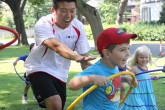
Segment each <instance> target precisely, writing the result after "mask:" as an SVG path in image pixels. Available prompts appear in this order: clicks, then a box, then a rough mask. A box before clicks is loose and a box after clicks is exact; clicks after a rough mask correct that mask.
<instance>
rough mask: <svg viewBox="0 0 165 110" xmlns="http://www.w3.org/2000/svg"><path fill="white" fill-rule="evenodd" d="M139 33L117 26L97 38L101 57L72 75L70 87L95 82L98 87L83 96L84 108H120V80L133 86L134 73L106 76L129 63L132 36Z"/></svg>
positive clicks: (76, 87) (88, 85)
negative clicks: (130, 75)
mask: <svg viewBox="0 0 165 110" xmlns="http://www.w3.org/2000/svg"><path fill="white" fill-rule="evenodd" d="M136 37H137V35H136V34H127V33H125V32H124V31H123V30H120V29H118V28H108V29H106V30H103V31H102V32H101V33H100V35H99V36H98V39H97V49H98V52H99V53H100V54H101V57H102V59H100V60H99V61H97V62H96V63H95V64H93V65H92V66H90V67H88V68H87V69H85V70H84V71H83V72H81V73H79V74H77V75H76V76H75V77H74V78H72V79H71V80H70V82H69V84H68V87H69V89H71V90H77V89H80V88H82V87H83V91H86V90H87V89H88V88H90V87H91V86H92V85H93V84H97V85H98V86H99V87H98V88H96V89H95V90H93V91H92V92H91V93H89V94H88V95H87V96H86V97H84V99H83V106H82V110H117V109H118V105H119V101H120V86H121V82H127V83H128V84H129V85H130V86H131V87H136V86H137V83H136V85H135V86H133V85H132V84H131V82H132V77H129V76H128V75H124V76H121V79H120V76H118V77H115V78H114V79H112V80H109V79H108V78H107V77H108V76H110V75H112V74H115V73H118V72H119V69H118V67H120V68H123V67H124V66H125V65H126V61H127V59H128V57H129V40H130V38H136Z"/></svg>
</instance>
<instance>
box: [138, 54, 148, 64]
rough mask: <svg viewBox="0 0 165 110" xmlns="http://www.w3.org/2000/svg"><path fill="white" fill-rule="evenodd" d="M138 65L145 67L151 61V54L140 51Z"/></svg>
mask: <svg viewBox="0 0 165 110" xmlns="http://www.w3.org/2000/svg"><path fill="white" fill-rule="evenodd" d="M137 62H138V66H140V67H145V66H146V65H147V64H148V62H149V54H148V53H147V52H142V53H139V54H138V56H137Z"/></svg>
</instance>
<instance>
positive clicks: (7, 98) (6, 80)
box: [0, 73, 43, 110]
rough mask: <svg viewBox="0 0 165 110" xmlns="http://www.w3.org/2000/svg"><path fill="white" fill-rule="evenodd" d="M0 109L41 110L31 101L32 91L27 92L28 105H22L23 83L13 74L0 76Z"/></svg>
mask: <svg viewBox="0 0 165 110" xmlns="http://www.w3.org/2000/svg"><path fill="white" fill-rule="evenodd" d="M0 81H1V83H0V109H4V110H5V109H6V110H43V109H42V108H40V107H39V106H38V104H37V102H36V101H35V100H34V99H33V93H32V90H31V89H29V92H28V104H22V96H23V90H24V86H25V83H24V82H23V81H22V80H21V79H19V77H18V76H17V75H16V74H14V73H10V74H0Z"/></svg>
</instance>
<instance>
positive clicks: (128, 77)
mask: <svg viewBox="0 0 165 110" xmlns="http://www.w3.org/2000/svg"><path fill="white" fill-rule="evenodd" d="M125 77H126V80H127V83H128V84H129V86H130V87H132V88H136V87H137V86H138V82H137V80H136V79H135V84H134V85H133V84H132V81H133V78H132V77H131V76H130V75H126V76H125Z"/></svg>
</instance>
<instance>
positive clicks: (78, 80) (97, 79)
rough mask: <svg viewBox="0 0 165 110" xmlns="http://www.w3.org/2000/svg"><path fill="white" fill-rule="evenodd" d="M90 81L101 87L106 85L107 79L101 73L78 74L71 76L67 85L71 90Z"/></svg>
mask: <svg viewBox="0 0 165 110" xmlns="http://www.w3.org/2000/svg"><path fill="white" fill-rule="evenodd" d="M92 82H93V83H94V84H96V85H98V86H99V87H101V86H104V85H106V84H107V83H108V82H109V79H108V78H107V77H105V76H101V75H87V76H79V77H74V78H72V79H71V80H70V82H69V84H68V87H69V89H71V90H78V89H80V88H82V87H84V86H86V85H88V84H90V83H92Z"/></svg>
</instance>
